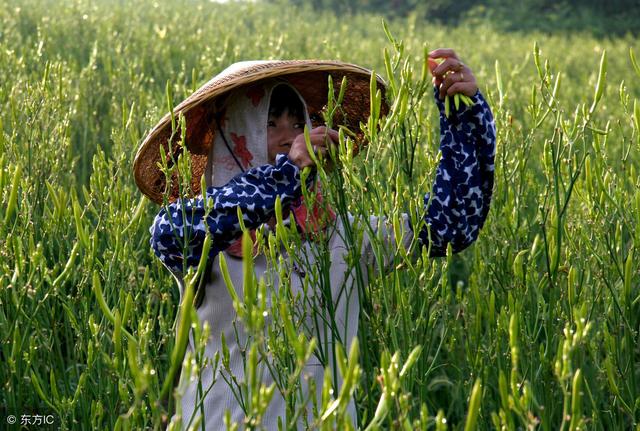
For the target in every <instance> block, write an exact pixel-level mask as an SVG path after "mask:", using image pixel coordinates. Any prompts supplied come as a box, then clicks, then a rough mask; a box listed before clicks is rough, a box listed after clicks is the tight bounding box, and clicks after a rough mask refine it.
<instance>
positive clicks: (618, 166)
mask: <svg viewBox="0 0 640 431" xmlns="http://www.w3.org/2000/svg"><path fill="white" fill-rule="evenodd" d="M389 29H390V32H391V33H392V34H393V36H394V37H395V38H396V41H397V43H396V44H395V45H394V44H392V43H391V42H390V41H389V40H388V38H387V37H386V35H385V32H384V31H383V27H382V24H381V19H380V18H379V17H376V16H372V15H356V16H349V17H348V18H347V19H343V18H341V17H337V16H335V15H332V14H330V13H320V12H317V11H316V12H314V11H311V10H306V9H304V10H301V9H297V8H294V7H286V6H283V5H273V4H271V5H265V4H259V3H258V4H253V3H240V4H233V3H232V4H217V3H212V2H205V1H195V0H193V1H187V0H171V1H167V2H161V1H157V2H155V3H153V2H146V1H145V2H143V1H140V0H133V1H117V2H116V1H113V2H108V1H106V0H104V1H89V0H78V1H68V2H55V1H53V0H19V1H17V2H9V3H5V2H3V7H1V8H0V77H1V78H0V304H1V307H0V337H1V342H2V344H1V346H0V364H1V365H0V382H2V385H3V386H2V389H0V414H1V416H2V417H0V421H1V422H0V429H20V427H19V426H18V424H19V423H20V419H21V415H35V414H41V415H53V416H54V418H55V423H54V424H53V425H51V427H52V428H56V429H57V428H61V429H114V428H116V429H147V428H162V427H164V426H165V425H166V423H167V422H168V421H169V420H170V418H171V414H172V413H173V411H174V408H175V404H176V398H174V397H173V396H171V397H169V400H165V399H163V396H162V395H164V393H163V388H165V389H164V390H165V391H167V390H168V389H170V388H171V386H170V383H172V382H171V379H169V378H168V375H169V370H170V369H172V367H173V369H175V367H179V366H180V360H179V358H177V359H176V357H175V356H174V355H173V352H174V348H175V346H176V337H175V326H174V325H175V324H176V323H175V319H176V313H177V311H178V306H179V303H178V290H177V286H176V284H175V281H174V280H173V278H172V277H171V276H170V274H169V272H168V271H167V270H166V269H165V268H164V267H162V265H161V264H160V263H159V261H158V260H157V259H155V257H154V256H153V253H152V252H151V250H150V247H149V233H148V227H149V226H150V224H151V222H152V220H153V217H154V215H155V214H156V213H157V211H158V210H159V208H158V207H157V206H156V205H155V204H153V203H151V202H150V201H148V200H146V199H144V198H142V196H141V194H140V192H139V191H138V189H137V187H136V185H135V183H134V181H133V175H132V162H133V157H134V155H135V151H136V149H137V147H138V145H139V143H140V142H141V140H142V138H143V137H144V136H145V133H146V132H147V131H148V130H149V129H150V128H151V127H152V126H153V125H154V124H155V123H156V122H157V121H158V120H159V119H160V117H161V116H162V115H164V113H165V112H167V111H168V105H175V104H176V103H177V102H179V101H181V100H183V99H184V98H185V97H186V96H187V95H189V94H191V92H192V91H193V90H195V89H196V88H198V87H199V86H200V85H201V84H203V83H204V82H206V81H207V80H208V79H210V78H211V77H212V76H214V75H215V74H216V73H218V72H220V71H221V70H222V69H224V68H225V67H226V66H228V65H230V64H231V63H233V62H235V61H240V60H250V59H300V58H323V59H339V60H343V61H348V62H352V63H356V64H359V65H362V66H365V67H368V68H371V69H374V70H375V71H377V72H378V73H380V74H381V76H383V77H384V78H385V79H386V80H387V81H394V82H395V86H396V88H397V91H398V93H400V89H403V91H404V93H403V94H405V96H403V97H406V103H407V106H408V108H409V109H407V111H406V113H405V114H406V115H397V116H396V117H394V119H393V121H386V120H384V119H381V120H380V125H381V130H380V131H379V132H378V133H374V132H373V131H371V130H369V131H368V132H367V133H368V134H369V135H370V136H372V135H374V134H375V136H372V138H373V139H372V142H371V144H370V145H369V147H368V148H367V150H365V151H364V154H362V155H361V156H359V157H358V158H356V159H354V160H353V161H351V162H348V163H344V164H343V165H342V166H340V167H339V168H338V169H336V170H335V171H334V172H332V173H330V174H327V177H326V178H324V181H325V182H326V184H327V185H328V186H327V190H329V192H328V200H329V202H330V203H332V205H335V206H336V207H337V208H338V209H339V210H341V211H349V212H352V213H355V214H375V215H381V216H386V217H389V218H390V219H391V220H393V219H394V218H397V217H398V215H399V214H400V213H401V212H403V211H405V210H406V209H407V208H414V209H415V208H416V207H418V206H419V205H420V204H421V202H422V195H423V194H424V192H426V191H428V190H429V188H430V184H431V182H432V181H433V177H434V174H433V173H434V168H435V166H436V162H437V160H438V153H437V151H438V136H439V135H438V117H437V115H438V113H437V111H436V107H435V104H434V103H433V99H432V94H431V91H426V92H425V89H427V90H428V86H425V85H421V84H424V83H425V81H421V70H422V67H423V64H424V61H425V59H424V52H425V47H426V49H428V50H431V49H435V48H437V47H441V46H447V47H452V48H455V49H456V50H457V52H458V53H459V55H460V56H461V57H462V59H463V60H464V61H465V62H466V63H467V64H468V65H470V66H471V68H472V69H473V70H474V71H475V73H476V77H477V79H478V83H479V86H480V89H481V91H482V92H483V93H484V94H485V96H486V97H487V100H488V101H489V102H490V104H491V106H492V109H493V112H494V115H495V118H496V126H497V130H498V149H497V155H496V185H495V188H494V197H493V201H492V207H491V211H490V214H489V218H488V219H487V222H486V224H485V227H484V229H483V230H482V232H481V234H480V238H479V239H478V241H477V242H476V243H475V244H474V245H473V246H471V247H470V248H469V249H467V250H465V251H464V252H462V253H461V254H459V255H454V256H449V257H447V258H440V259H428V258H426V257H425V256H424V255H423V256H420V252H419V251H418V252H417V253H416V255H417V256H418V257H417V258H416V257H411V255H410V254H398V255H396V256H395V257H394V259H395V260H394V261H393V262H392V265H391V270H389V271H387V272H381V273H377V272H376V273H375V274H374V275H375V277H374V279H373V282H372V283H371V284H370V285H369V286H368V287H366V293H367V295H366V297H365V298H363V299H361V301H362V310H363V312H362V313H361V319H360V332H359V334H360V342H359V346H360V349H359V356H358V358H357V359H358V360H357V361H356V360H351V361H347V362H348V365H345V367H346V369H350V370H351V371H352V372H356V374H358V372H359V376H360V378H359V380H358V381H356V382H354V385H353V387H352V389H353V390H354V396H355V399H356V402H357V406H358V415H359V418H358V419H359V424H360V425H361V427H362V428H363V429H364V428H366V427H367V426H368V425H369V424H371V423H373V426H372V427H371V429H376V426H377V427H379V428H380V429H407V430H409V429H438V430H441V429H447V428H449V429H474V426H475V427H477V428H478V429H494V428H501V429H509V430H510V429H543V430H558V429H563V430H567V429H571V430H578V429H596V430H598V429H606V430H611V429H616V430H617V429H640V426H639V425H638V424H639V421H640V334H639V331H640V179H639V171H640V68H639V67H638V64H634V61H633V54H632V52H631V51H630V50H632V49H634V48H635V55H637V56H639V57H640V44H639V43H638V39H637V38H633V37H631V36H627V37H626V38H625V37H621V38H614V39H594V38H592V37H591V36H589V35H588V34H587V33H584V34H576V33H564V34H558V35H548V34H542V33H527V34H523V33H505V32H501V31H498V30H495V29H493V28H492V26H491V25H490V24H489V23H482V22H476V23H474V24H472V23H470V22H468V23H465V24H464V25H460V26H459V27H456V28H445V27H442V26H439V25H435V24H431V23H429V22H428V21H424V20H417V19H415V18H407V19H405V20H400V19H398V20H396V21H392V22H390V23H389ZM400 41H402V42H400ZM385 49H386V50H387V52H388V53H389V58H390V63H391V70H387V68H386V67H385V55H384V50H385ZM605 51H606V54H605ZM603 60H604V61H603ZM394 65H397V67H396V68H395V69H394V68H393V66H394ZM389 72H391V75H392V76H389ZM426 79H427V80H428V79H429V78H428V77H427V78H426ZM336 85H337V83H336ZM388 98H389V102H390V104H392V103H393V101H394V94H393V91H391V90H390V91H389V92H388ZM406 131H411V134H412V136H413V140H412V141H407V140H406V139H404V138H403V136H404V135H403V132H406ZM413 144H415V146H413ZM406 154H413V155H414V156H415V164H414V165H411V166H409V164H408V163H407V160H408V158H407V157H406ZM323 176H324V175H323ZM365 178H366V179H367V181H368V183H367V184H366V192H364V196H365V199H363V198H362V197H361V196H362V193H363V187H364V186H363V181H364V179H365ZM389 178H393V179H394V181H389V180H388V179H389ZM377 246H378V247H379V248H380V252H382V247H383V246H382V244H378V245H377ZM266 288H267V289H269V288H270V286H266ZM252 306H253V307H258V310H257V311H258V312H268V313H274V315H276V314H277V313H278V312H281V311H282V309H286V308H287V306H288V305H287V304H285V306H284V307H282V308H280V309H276V310H264V309H260V308H259V307H260V306H259V304H253V305H252ZM187 309H188V308H187ZM254 311H255V310H254ZM249 314H251V313H249ZM254 314H256V313H254ZM285 314H286V313H285ZM187 315H190V314H189V313H187ZM256 315H257V314H256ZM246 323H248V324H249V326H251V325H253V326H251V327H252V328H254V327H255V328H257V329H256V334H258V333H259V332H260V331H261V330H262V329H261V328H259V322H257V321H256V320H255V319H254V320H253V321H250V322H246ZM295 323H296V322H293V324H294V325H295ZM295 329H297V328H294V330H295ZM270 343H272V344H270ZM273 343H275V344H273ZM306 343H307V341H306V340H305V343H304V344H306ZM254 344H255V348H256V349H258V350H260V348H261V347H264V346H273V345H276V347H278V348H279V350H278V349H277V352H278V353H277V354H278V355H284V356H287V358H288V359H290V360H291V361H293V362H292V363H294V364H295V363H296V361H297V360H299V359H300V358H299V355H298V357H296V355H295V354H294V353H293V351H294V344H295V340H292V339H290V338H289V337H287V338H286V339H284V340H279V341H278V340H269V339H261V338H260V337H259V336H256V338H255V343H254ZM416 346H421V351H420V355H419V357H418V358H417V360H416V361H415V363H413V365H412V366H411V367H410V368H408V369H407V370H405V372H403V373H400V371H399V370H401V369H402V367H403V365H404V364H405V363H406V361H407V358H408V356H409V354H410V353H411V352H412V351H413V350H414V348H415V347H416ZM187 359H192V360H193V361H194V362H193V363H194V364H197V363H198V358H197V357H194V358H187ZM285 359H286V358H285ZM221 366H222V365H221ZM196 368H197V366H196ZM333 371H334V372H338V371H337V370H333ZM345 372H346V370H345ZM381 376H382V377H381ZM167 382H168V383H167ZM319 383H321V382H319ZM219 384H224V382H222V381H221V382H219ZM474 384H475V385H477V386H476V390H475V391H473V394H474V395H473V396H472V388H473V387H474ZM245 390H246V391H247V393H248V394H252V393H257V391H258V390H259V388H257V387H252V386H248V387H246V388H245ZM337 395H338V394H334V396H337ZM348 395H349V394H347V395H344V396H345V397H347V398H346V399H348ZM338 399H341V398H340V397H338ZM381 399H383V401H382V402H381V401H380V400H381ZM331 402H332V400H331V399H329V400H327V402H326V403H325V404H324V405H322V406H321V410H320V411H319V412H318V415H317V417H318V421H317V422H316V423H314V425H313V426H314V427H317V428H320V429H343V426H344V425H341V423H342V421H344V420H345V418H344V416H343V414H344V409H343V408H342V407H343V403H340V407H338V408H337V409H336V413H335V414H328V415H326V416H324V420H323V419H322V416H323V413H324V412H326V410H327V409H328V408H329V407H330V404H331ZM376 411H377V412H378V413H379V414H378V416H376V417H374V415H375V413H376ZM253 413H254V417H256V418H257V417H258V416H259V409H258V410H256V411H254V412H253ZM9 415H13V416H15V417H17V424H16V425H8V422H7V421H8V417H9ZM185 422H188V419H187V421H185ZM27 428H28V429H37V427H31V428H29V427H27ZM258 428H259V426H258Z"/></svg>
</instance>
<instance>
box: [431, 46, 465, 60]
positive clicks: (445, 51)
mask: <svg viewBox="0 0 640 431" xmlns="http://www.w3.org/2000/svg"><path fill="white" fill-rule="evenodd" d="M429 57H431V58H449V57H452V58H456V59H457V58H458V54H456V52H455V51H454V50H453V49H451V48H438V49H434V50H433V51H431V52H430V53H429Z"/></svg>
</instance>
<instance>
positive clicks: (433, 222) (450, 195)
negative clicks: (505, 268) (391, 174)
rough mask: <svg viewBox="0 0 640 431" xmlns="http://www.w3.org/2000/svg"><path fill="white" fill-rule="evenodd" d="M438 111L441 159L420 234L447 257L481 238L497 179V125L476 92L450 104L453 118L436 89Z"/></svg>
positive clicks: (437, 253)
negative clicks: (470, 102) (464, 101)
mask: <svg viewBox="0 0 640 431" xmlns="http://www.w3.org/2000/svg"><path fill="white" fill-rule="evenodd" d="M434 94H435V98H436V103H437V105H438V108H439V110H440V152H441V155H442V156H441V157H442V158H441V160H440V164H439V165H438V168H437V171H436V179H435V182H434V184H433V188H432V190H431V193H427V194H426V196H425V197H424V204H425V213H426V214H425V222H426V223H425V226H424V228H423V229H422V230H421V231H420V232H419V234H418V237H419V239H420V241H421V243H422V244H423V245H425V246H426V245H428V244H429V239H430V240H431V252H430V255H431V256H444V255H445V254H446V250H447V245H448V244H451V246H452V249H453V252H459V251H462V250H464V249H465V248H466V247H468V246H469V245H470V244H471V243H472V242H474V241H475V240H476V239H477V238H478V233H479V232H480V228H482V226H483V224H484V221H485V220H486V218H487V214H488V213H489V205H490V203H491V194H492V191H493V181H494V167H495V165H494V158H495V150H496V129H495V123H494V120H493V114H492V113H491V109H490V108H489V105H488V104H487V102H486V101H485V99H484V98H483V97H482V94H480V92H479V91H478V92H477V93H476V94H475V95H474V96H473V97H471V100H473V102H474V103H473V105H470V106H466V105H464V104H462V103H461V104H460V107H459V110H457V111H456V110H455V109H454V107H453V103H452V104H451V105H452V106H451V113H450V117H449V118H447V117H446V116H445V114H444V103H443V101H441V100H440V99H439V98H438V90H437V89H434Z"/></svg>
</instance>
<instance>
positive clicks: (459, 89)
mask: <svg viewBox="0 0 640 431" xmlns="http://www.w3.org/2000/svg"><path fill="white" fill-rule="evenodd" d="M476 91H478V86H477V85H476V83H475V82H456V83H455V84H453V85H451V86H450V87H449V88H448V89H447V94H448V95H449V96H453V95H454V94H458V93H459V94H464V95H465V96H469V97H471V96H473V95H474V94H476Z"/></svg>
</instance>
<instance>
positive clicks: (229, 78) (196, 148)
mask: <svg viewBox="0 0 640 431" xmlns="http://www.w3.org/2000/svg"><path fill="white" fill-rule="evenodd" d="M371 73H372V72H371V71H370V70H368V69H365V68H362V67H360V66H356V65H353V64H349V63H342V62H339V61H320V60H289V61H281V60H273V61H246V62H240V63H235V64H233V65H232V66H230V67H228V68H227V69H225V70H224V71H223V72H221V73H220V74H218V75H217V76H215V77H214V78H213V79H211V80H210V81H209V82H207V83H206V84H204V85H203V86H202V87H200V88H199V89H198V90H197V91H196V92H194V93H193V94H192V95H190V96H189V97H187V98H186V99H185V100H184V101H182V102H181V103H180V104H179V105H178V106H176V107H175V108H174V109H173V115H174V118H178V115H179V114H182V115H183V116H184V117H185V120H186V129H187V130H186V131H185V136H186V147H187V148H188V149H189V152H190V153H191V163H192V166H191V174H192V175H191V190H192V192H193V193H194V194H195V195H197V194H199V193H200V178H201V176H202V174H203V173H204V171H205V167H206V165H207V158H208V156H209V154H210V150H211V145H212V143H213V142H214V137H215V133H216V132H215V129H216V121H215V118H216V114H217V113H218V112H219V111H220V109H221V108H222V107H223V104H224V100H225V98H226V97H227V96H228V95H229V94H230V93H231V92H233V91H234V90H237V89H239V88H240V87H243V86H251V85H254V84H256V83H258V82H259V81H262V80H266V79H270V78H282V79H284V80H286V81H287V82H289V83H290V84H291V85H293V86H294V87H295V88H296V89H297V90H298V92H299V93H300V94H301V95H302V97H303V98H304V100H305V102H306V104H307V109H308V111H309V115H310V117H311V118H312V121H313V119H314V118H321V116H320V117H319V116H318V114H319V113H320V112H321V111H322V109H323V108H324V107H325V106H326V104H327V94H328V77H329V75H331V77H332V80H333V83H334V91H335V93H336V97H337V93H338V91H339V88H340V82H341V81H342V78H343V77H344V76H346V78H347V89H346V91H345V95H344V100H343V103H342V106H341V109H340V113H339V114H338V115H337V116H336V117H334V127H337V126H338V125H343V126H346V127H348V128H349V129H350V130H352V131H353V132H355V133H356V134H357V135H358V136H359V138H357V139H359V140H360V141H361V142H359V144H364V141H363V134H362V133H360V123H366V122H367V119H368V117H369V110H370V96H369V95H370V80H371ZM376 81H377V84H378V88H379V89H381V91H382V92H383V97H382V106H381V113H382V114H385V113H386V112H387V110H388V107H387V105H386V103H385V101H384V100H385V98H384V90H385V83H384V81H383V80H382V78H381V77H380V76H376ZM316 125H318V124H314V126H316ZM171 135H172V126H171V113H167V114H166V115H165V116H164V117H163V118H162V119H161V120H160V122H159V123H158V124H156V125H155V127H154V128H153V129H152V130H151V131H150V132H149V134H148V135H147V136H146V138H145V139H144V141H143V142H142V144H141V145H140V147H139V148H138V152H137V154H136V157H135V160H134V163H133V172H134V177H135V181H136V184H137V185H138V187H139V188H140V190H141V191H142V193H144V194H145V195H146V196H147V197H149V199H151V200H152V201H154V202H156V203H161V202H162V197H163V195H164V193H165V191H166V188H167V187H166V179H165V175H164V173H163V172H162V171H161V170H160V166H159V165H160V161H161V156H160V151H163V152H164V154H165V155H166V156H167V157H166V159H167V163H168V164H169V166H171V163H172V160H177V158H178V155H179V154H181V153H182V151H183V145H182V144H181V142H179V141H180V136H181V133H180V131H179V130H178V131H173V138H172V140H171V153H172V154H171V153H170V151H169V149H170V146H169V139H170V138H171ZM172 156H173V157H172ZM176 171H177V170H176ZM176 171H174V174H173V177H172V180H171V182H172V184H171V190H170V200H174V199H176V198H177V197H178V194H179V193H178V181H177V180H178V177H177V172H176Z"/></svg>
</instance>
